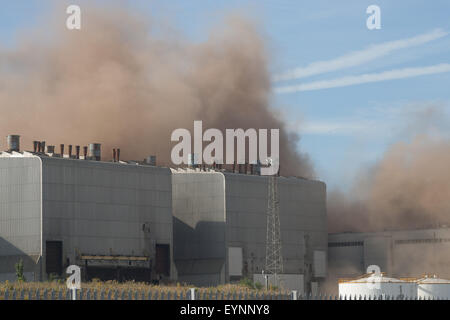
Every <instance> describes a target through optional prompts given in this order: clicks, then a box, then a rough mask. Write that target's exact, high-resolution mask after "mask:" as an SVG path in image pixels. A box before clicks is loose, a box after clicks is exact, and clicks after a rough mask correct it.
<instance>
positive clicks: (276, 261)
mask: <svg viewBox="0 0 450 320" xmlns="http://www.w3.org/2000/svg"><path fill="white" fill-rule="evenodd" d="M265 272H266V273H268V274H281V273H283V256H282V254H281V233H280V208H279V199H278V179H277V176H270V177H269V196H268V205H267V238H266V269H265Z"/></svg>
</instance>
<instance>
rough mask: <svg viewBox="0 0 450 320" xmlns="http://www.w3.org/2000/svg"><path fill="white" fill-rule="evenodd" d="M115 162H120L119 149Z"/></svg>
mask: <svg viewBox="0 0 450 320" xmlns="http://www.w3.org/2000/svg"><path fill="white" fill-rule="evenodd" d="M117 162H120V149H117Z"/></svg>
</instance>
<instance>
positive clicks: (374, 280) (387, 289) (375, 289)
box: [339, 275, 417, 299]
mask: <svg viewBox="0 0 450 320" xmlns="http://www.w3.org/2000/svg"><path fill="white" fill-rule="evenodd" d="M339 295H340V296H342V297H346V298H347V299H359V297H362V298H364V297H366V298H367V299H368V298H369V297H380V296H381V297H383V298H387V297H389V298H391V299H392V298H398V297H401V296H402V297H408V298H415V297H417V284H416V283H415V282H413V281H405V280H400V279H395V278H389V277H384V276H378V275H368V276H365V277H363V278H359V279H354V280H345V281H340V282H339Z"/></svg>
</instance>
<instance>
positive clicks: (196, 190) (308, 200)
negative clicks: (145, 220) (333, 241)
mask: <svg viewBox="0 0 450 320" xmlns="http://www.w3.org/2000/svg"><path fill="white" fill-rule="evenodd" d="M278 180H279V197H280V223H281V234H282V243H283V244H282V245H283V258H284V266H285V268H284V271H285V273H291V274H305V275H306V276H305V280H307V281H311V279H312V271H313V265H312V264H313V252H314V250H323V251H325V252H326V250H327V228H326V205H325V202H326V199H325V198H326V188H325V184H324V183H322V182H319V181H310V180H304V179H298V178H284V177H280V178H279V179H278ZM172 185H173V215H174V246H175V250H174V259H175V262H176V264H177V269H178V276H179V279H183V277H185V275H189V277H187V276H186V277H185V278H186V279H187V278H189V279H190V280H193V281H199V279H200V278H202V277H201V276H200V275H201V274H204V275H205V277H207V278H208V279H210V280H208V281H212V280H211V279H213V280H214V279H218V272H219V271H220V272H221V274H222V273H223V272H225V277H224V278H223V279H222V280H221V283H223V282H224V281H229V280H230V277H229V274H228V255H227V251H228V248H229V247H239V248H242V253H243V264H242V265H243V276H246V277H249V278H251V279H252V278H253V274H255V273H260V272H261V270H262V269H263V268H264V265H265V256H266V252H265V249H266V230H267V229H266V219H267V217H266V215H267V201H268V178H267V177H261V176H251V175H242V174H232V173H221V172H194V171H188V172H184V171H183V172H181V171H180V172H176V171H175V170H174V171H173V176H172ZM223 226H224V227H223ZM213 230H214V231H213ZM217 258H219V260H217ZM222 265H224V269H223V271H222V269H220V268H219V267H221V266H222ZM211 271H213V273H214V274H215V275H216V276H210V273H211ZM194 275H195V276H194ZM195 284H197V283H195Z"/></svg>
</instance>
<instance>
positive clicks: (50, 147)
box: [47, 146, 55, 154]
mask: <svg viewBox="0 0 450 320" xmlns="http://www.w3.org/2000/svg"><path fill="white" fill-rule="evenodd" d="M47 153H51V154H54V153H55V146H47Z"/></svg>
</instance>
